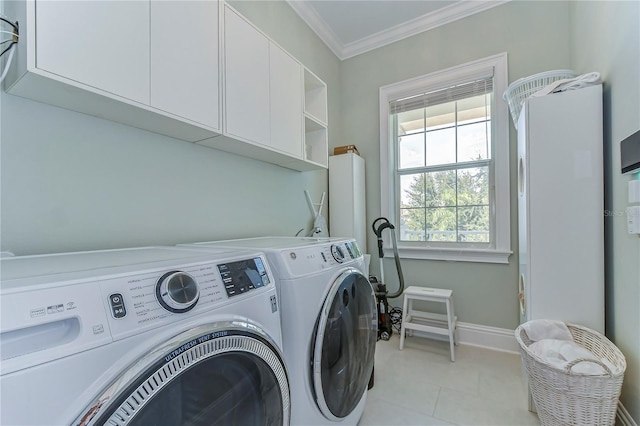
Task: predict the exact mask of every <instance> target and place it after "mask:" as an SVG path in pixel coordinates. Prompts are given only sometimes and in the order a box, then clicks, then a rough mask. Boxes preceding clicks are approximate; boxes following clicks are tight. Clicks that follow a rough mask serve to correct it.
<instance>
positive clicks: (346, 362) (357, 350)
mask: <svg viewBox="0 0 640 426" xmlns="http://www.w3.org/2000/svg"><path fill="white" fill-rule="evenodd" d="M191 247H197V248H198V249H202V248H203V247H231V248H250V249H254V250H260V251H264V252H265V253H266V255H267V259H268V260H269V262H270V264H271V266H272V268H273V271H274V274H275V276H276V285H277V287H278V294H279V296H280V301H281V306H282V312H281V319H282V334H283V336H282V340H283V348H284V357H285V363H286V365H287V368H288V371H289V381H290V386H291V424H292V425H295V426H297V425H327V424H336V423H338V424H340V425H355V424H357V423H358V421H359V419H360V417H361V416H362V412H363V410H364V404H365V399H366V392H367V385H368V383H369V379H370V377H371V372H372V369H373V362H374V352H375V344H376V338H377V335H376V327H377V317H376V302H375V295H374V292H373V289H372V287H371V284H370V283H369V280H368V279H367V277H366V276H365V275H364V271H365V264H364V258H363V255H362V253H361V252H360V249H359V248H358V245H357V244H356V242H355V240H347V239H337V238H321V239H315V238H290V237H265V238H251V239H243V240H229V241H217V242H208V243H198V244H193V245H191Z"/></svg>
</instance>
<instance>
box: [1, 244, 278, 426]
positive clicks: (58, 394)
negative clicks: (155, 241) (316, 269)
mask: <svg viewBox="0 0 640 426" xmlns="http://www.w3.org/2000/svg"><path fill="white" fill-rule="evenodd" d="M0 262H1V264H0V266H1V268H2V269H1V274H2V275H1V276H2V280H1V286H0V303H1V308H2V313H1V323H0V324H1V325H0V353H1V356H2V362H1V364H0V392H1V393H0V396H1V401H0V424H3V425H27V424H28V425H47V426H51V425H69V424H73V425H118V426H120V425H139V426H147V425H172V426H173V425H187V424H188V425H207V426H208V425H211V424H225V425H226V424H228V425H232V424H233V425H248V424H256V425H257V424H260V425H278V426H281V425H288V424H289V419H290V394H289V384H288V377H287V372H286V369H285V365H284V361H283V358H282V351H281V342H282V340H281V329H280V315H279V314H280V312H279V305H280V304H279V301H278V298H277V294H276V289H275V286H274V277H273V275H272V272H271V270H270V268H269V265H268V263H267V260H266V258H265V256H264V254H262V253H259V252H257V251H238V250H229V249H221V250H218V251H207V252H199V251H193V250H185V249H179V248H175V247H173V248H172V247H146V248H138V249H123V250H106V251H93V252H81V253H66V254H56V255H43V256H24V257H14V258H5V259H2V260H1V261H0Z"/></svg>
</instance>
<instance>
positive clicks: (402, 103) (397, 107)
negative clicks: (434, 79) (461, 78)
mask: <svg viewBox="0 0 640 426" xmlns="http://www.w3.org/2000/svg"><path fill="white" fill-rule="evenodd" d="M491 92H493V73H491V75H488V76H485V77H483V78H481V79H478V80H475V81H467V82H464V83H461V84H457V85H454V86H449V87H445V88H442V89H437V90H433V91H429V92H426V93H421V94H419V95H415V96H410V97H406V98H403V99H398V100H395V101H391V102H389V112H390V113H391V114H398V113H401V112H406V111H412V110H415V109H419V108H425V107H429V106H433V105H439V104H443V103H445V102H451V101H459V100H462V99H466V98H470V97H473V96H479V95H485V94H487V93H491Z"/></svg>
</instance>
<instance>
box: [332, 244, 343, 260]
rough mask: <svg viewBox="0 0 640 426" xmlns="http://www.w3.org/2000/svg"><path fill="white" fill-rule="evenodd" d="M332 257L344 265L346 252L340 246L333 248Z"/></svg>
mask: <svg viewBox="0 0 640 426" xmlns="http://www.w3.org/2000/svg"><path fill="white" fill-rule="evenodd" d="M331 255H332V256H333V258H334V259H335V261H336V262H338V263H342V262H344V252H343V251H342V249H341V248H340V246H338V245H332V246H331Z"/></svg>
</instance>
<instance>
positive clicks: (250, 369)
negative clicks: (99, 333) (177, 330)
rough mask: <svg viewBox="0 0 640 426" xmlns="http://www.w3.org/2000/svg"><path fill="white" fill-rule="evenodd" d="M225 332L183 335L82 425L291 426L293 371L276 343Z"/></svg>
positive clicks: (136, 370) (121, 382) (134, 372)
mask: <svg viewBox="0 0 640 426" xmlns="http://www.w3.org/2000/svg"><path fill="white" fill-rule="evenodd" d="M245 326H247V327H252V326H250V325H247V324H245ZM253 327H255V326H253ZM219 328H221V327H219V326H214V328H213V329H209V331H207V332H206V333H204V334H203V333H202V331H201V330H202V329H200V330H192V332H187V333H183V335H181V336H177V338H176V339H174V340H175V343H173V344H167V345H164V346H163V347H162V348H159V349H158V350H156V351H154V352H152V354H151V356H149V357H148V362H146V361H147V360H140V362H138V363H137V364H136V365H134V366H133V367H132V368H131V369H130V370H128V371H125V372H123V374H122V375H121V376H120V377H119V378H118V379H116V380H115V381H114V382H113V383H114V384H113V385H112V386H111V388H109V389H108V390H107V391H106V392H104V393H103V394H102V395H100V396H99V397H98V398H96V400H95V403H94V404H93V405H92V406H91V407H90V408H89V409H87V411H86V412H85V414H84V415H83V416H82V417H80V418H79V419H78V421H77V422H75V423H74V424H77V425H94V424H96V425H103V424H113V425H119V426H120V425H132V426H134V425H135V426H147V425H172V426H173V425H176V426H180V425H190V426H198V425H202V426H209V425H214V424H215V425H273V426H276V425H277V426H282V425H286V424H288V423H289V386H288V381H287V377H286V370H285V367H284V364H283V362H282V359H281V358H280V356H279V353H278V352H277V350H275V349H274V347H273V345H272V343H271V342H270V341H268V340H267V339H265V338H263V337H262V336H260V335H258V334H256V333H253V332H248V331H243V330H238V329H237V328H239V324H238V323H234V324H233V325H231V326H229V329H226V330H225V329H224V328H223V327H222V329H221V330H217V329H219ZM234 328H235V329H234ZM252 331H255V330H252ZM140 365H145V366H144V367H140ZM127 378H130V380H127Z"/></svg>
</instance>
